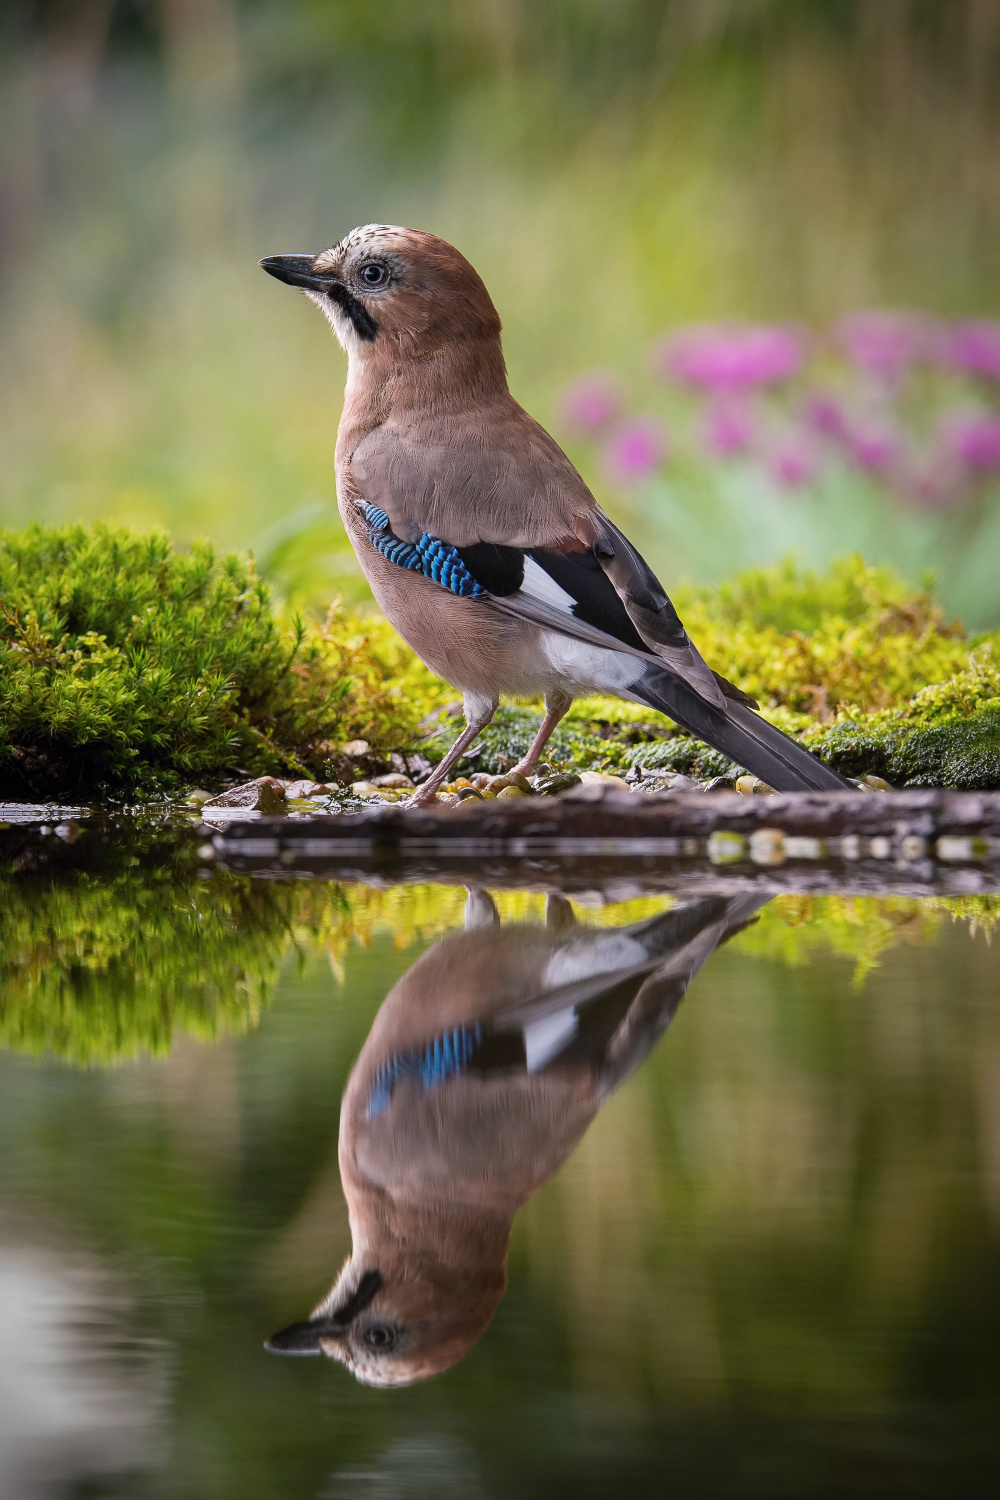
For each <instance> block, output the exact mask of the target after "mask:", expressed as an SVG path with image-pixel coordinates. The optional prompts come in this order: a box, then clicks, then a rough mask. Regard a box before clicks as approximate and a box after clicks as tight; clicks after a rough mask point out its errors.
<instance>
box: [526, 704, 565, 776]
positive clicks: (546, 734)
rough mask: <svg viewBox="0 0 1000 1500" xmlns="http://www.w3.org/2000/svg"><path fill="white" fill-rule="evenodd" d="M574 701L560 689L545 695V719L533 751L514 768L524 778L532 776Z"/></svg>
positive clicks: (533, 744)
mask: <svg viewBox="0 0 1000 1500" xmlns="http://www.w3.org/2000/svg"><path fill="white" fill-rule="evenodd" d="M572 702H573V699H572V698H571V697H570V695H569V693H563V692H561V691H560V690H559V689H558V688H556V689H555V691H554V692H551V693H546V695H545V718H544V719H543V720H542V722H541V724H540V725H539V728H538V733H537V734H536V735H535V738H534V739H533V740H532V742H531V749H530V750H529V751H528V753H527V755H526V756H525V757H524V759H523V760H521V761H518V763H517V765H516V766H515V767H514V770H515V771H520V773H521V775H522V776H530V775H531V773H532V771H534V769H535V767H536V766H537V765H538V762H539V761H540V760H541V758H542V751H543V750H544V749H545V746H546V745H547V744H548V742H549V739H550V737H551V735H552V731H553V729H555V727H556V725H557V724H558V723H559V720H560V719H561V718H562V717H563V716H564V715H565V714H566V713H567V712H568V710H569V707H570V704H571V703H572Z"/></svg>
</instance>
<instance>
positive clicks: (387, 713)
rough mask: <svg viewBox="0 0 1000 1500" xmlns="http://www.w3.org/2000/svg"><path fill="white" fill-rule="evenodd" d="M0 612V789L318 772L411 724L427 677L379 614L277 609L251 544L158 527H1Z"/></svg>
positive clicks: (95, 787) (65, 791)
mask: <svg viewBox="0 0 1000 1500" xmlns="http://www.w3.org/2000/svg"><path fill="white" fill-rule="evenodd" d="M0 611H2V613H0V797H3V796H6V797H9V798H10V797H28V798H36V799H37V798H41V797H53V796H55V797H60V796H61V797H70V798H72V797H77V798H79V797H80V796H93V795H95V794H97V795H100V794H105V795H110V796H119V797H121V796H128V795H130V794H137V793H138V794H147V795H149V794H154V795H155V794H156V793H162V792H163V791H166V790H169V789H171V788H172V787H178V786H180V785H183V784H185V783H186V784H188V785H190V784H191V783H192V782H193V781H197V780H199V779H202V780H203V779H205V778H209V779H211V778H213V777H214V778H218V777H220V776H221V777H225V776H227V775H235V774H244V775H251V776H254V775H262V774H268V773H270V774H275V775H282V774H292V775H295V774H308V773H312V772H320V773H322V772H323V770H324V769H325V765H326V763H327V761H328V760H329V757H330V755H331V754H332V753H333V752H334V751H335V749H336V747H337V746H338V745H339V744H340V743H342V742H343V741H344V740H349V739H351V738H353V737H355V736H357V735H359V734H364V736H365V737H366V738H367V739H369V740H370V741H371V742H372V744H373V745H375V746H383V745H388V744H398V743H400V742H401V741H403V740H405V739H407V738H408V737H411V736H412V735H413V733H414V732H415V726H416V723H417V720H418V719H419V717H420V715H421V713H424V712H426V709H427V706H428V703H430V702H432V701H433V700H434V694H435V690H436V685H435V682H434V679H433V678H432V677H431V676H430V674H429V673H427V672H426V671H425V670H424V669H423V668H422V667H421V666H420V664H419V663H417V662H415V661H414V658H413V657H412V655H411V653H409V652H407V651H406V650H405V648H404V647H403V646H402V643H401V642H400V641H399V639H398V637H396V636H395V635H394V633H393V632H392V631H390V630H389V628H388V627H387V626H386V625H385V624H384V623H383V622H381V621H379V620H377V619H372V620H369V621H364V622H362V621H360V620H359V619H358V618H356V617H349V616H343V615H338V614H337V613H336V612H331V614H330V615H329V617H328V618H327V621H326V624H325V625H324V626H322V627H320V626H318V625H310V624H307V623H304V622H303V621H302V620H300V619H294V620H291V621H289V622H283V621H281V620H280V619H278V618H277V617H276V615H275V613H274V610H273V608H272V604H271V599H270V594H269V591H268V588H267V586H266V584H265V583H264V582H263V581H262V580H261V579H260V578H258V577H257V576H256V574H255V572H254V567H253V560H252V559H247V558H238V557H226V558H217V557H216V556H215V554H214V553H213V552H212V549H211V548H210V547H207V546H204V545H196V546H194V547H192V549H191V550H190V551H189V552H187V553H179V552H177V551H176V550H175V549H174V548H173V547H172V546H171V544H170V542H169V540H168V539H167V537H165V536H163V535H161V534H154V535H150V536H133V535H131V534H129V533H128V532H125V531H120V530H110V529H109V528H107V527H104V526H96V527H93V528H89V529H88V528H84V527H82V526H76V527H65V528H62V529H59V530H52V529H43V528H41V527H37V526H36V527H32V528H31V529H30V530H29V531H25V532H21V533H9V532H8V533H2V534H0Z"/></svg>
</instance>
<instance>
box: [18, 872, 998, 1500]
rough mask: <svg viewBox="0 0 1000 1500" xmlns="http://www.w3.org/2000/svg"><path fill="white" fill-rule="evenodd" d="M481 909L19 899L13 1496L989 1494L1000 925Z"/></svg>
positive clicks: (332, 890) (122, 894)
mask: <svg viewBox="0 0 1000 1500" xmlns="http://www.w3.org/2000/svg"><path fill="white" fill-rule="evenodd" d="M494 895H495V900H494V899H493V897H490V896H487V895H486V894H485V893H477V894H476V895H475V896H474V897H473V898H472V899H471V900H469V901H467V900H466V893H465V892H464V891H463V890H461V889H460V888H455V887H449V886H440V887H430V886H423V887H396V888H393V889H389V890H374V889H369V888H366V887H363V886H353V887H345V886H332V885H322V884H320V883H313V884H308V885H307V884H305V883H303V884H301V885H295V884H293V883H285V884H279V883H275V882H271V883H269V882H262V881H258V882H251V881H249V880H245V879H242V880H241V879H238V878H235V877H232V876H225V875H223V874H217V875H214V876H212V878H211V879H208V880H198V881H196V880H194V879H192V880H191V881H189V882H187V883H185V882H184V881H177V880H175V881H174V882H173V883H172V884H170V885H157V884H156V880H155V879H154V878H153V877H152V876H149V875H148V874H147V873H143V872H141V871H140V872H137V873H134V874H133V875H132V876H127V877H126V876H123V877H122V879H121V880H120V881H119V882H118V884H117V885H115V884H114V882H112V883H110V884H109V883H108V881H106V880H105V881H102V882H100V883H98V882H96V881H88V880H87V879H85V878H82V877H81V878H80V879H79V880H76V881H67V882H63V883H62V884H60V883H58V882H55V883H53V882H38V883H36V884H35V885H34V886H33V885H32V884H31V882H30V881H29V882H27V883H26V884H22V885H21V886H20V887H18V890H17V892H16V894H11V895H10V899H9V900H8V901H7V907H6V916H5V918H4V919H3V921H4V923H5V927H6V937H5V948H6V953H5V956H4V957H3V959H2V965H3V985H4V988H3V996H4V998H3V1007H2V1011H0V1025H2V1028H3V1029H2V1040H3V1042H4V1044H5V1047H6V1050H5V1051H4V1053H3V1054H2V1060H0V1315H2V1327H3V1338H2V1339H0V1500H21V1497H22V1496H24V1497H34V1496H40V1497H50V1496H52V1497H55V1496H59V1497H62V1496H80V1497H83V1496H88V1497H97V1496H100V1497H109V1500H110V1497H118V1496H121V1497H126V1496H129V1497H131V1496H135V1497H140V1496H141V1497H146V1496H149V1497H160V1496H164V1497H175V1496H178V1497H188V1496H190V1497H202V1496H204V1497H213V1500H218V1497H228V1496H232V1497H237V1496H238V1497H240V1500H247V1497H256V1496H260V1497H269V1500H270V1497H282V1500H286V1497H287V1500H297V1497H300V1496H302V1497H306V1496H309V1497H312V1496H316V1497H340V1496H360V1497H366V1496H370V1497H378V1500H384V1497H393V1500H395V1497H397V1496H398V1497H410V1496H413V1497H418V1496H419V1497H422V1496H428V1497H429V1496H445V1497H447V1496H461V1497H479V1496H483V1497H492V1496H508V1495H510V1496H514V1495H516V1496H534V1495H538V1496H542V1495H559V1494H566V1495H578V1496H591V1495H593V1496H617V1495H625V1494H630V1493H635V1492H637V1491H638V1492H641V1493H649V1494H660V1493H663V1494H666V1493H670V1494H673V1495H677V1496H693V1497H701V1496H712V1497H715V1496H727V1497H728V1496H737V1497H743V1496H747V1497H751V1496H752V1497H758V1496H759V1497H770V1496H783V1495H788V1496H799V1497H801V1496H831V1497H833V1496H855V1495H858V1496H873V1497H874V1496H886V1495H889V1496H896V1495H899V1496H903V1495H905V1496H907V1497H922V1496H945V1495H948V1496H951V1495H955V1494H959V1493H960V1494H962V1495H966V1496H980V1495H982V1496H994V1495H997V1494H1000V1473H998V1467H997V1460H998V1457H1000V1365H998V1359H997V1350H998V1342H1000V1281H998V1275H997V1272H998V1269H1000V1256H998V1245H1000V985H998V979H997V962H996V948H995V947H991V946H990V944H989V931H988V928H989V926H990V924H991V921H992V920H993V919H994V916H995V914H994V912H993V911H992V910H991V907H992V906H994V905H997V903H996V902H995V901H991V899H990V898H980V899H979V901H978V904H976V903H966V906H965V907H964V908H963V907H962V906H961V904H960V903H959V904H958V906H957V907H956V906H953V907H952V908H948V907H947V906H946V905H945V904H944V903H942V902H940V901H938V902H932V901H927V902H923V903H921V902H919V901H915V900H903V899H899V898H893V899H886V900H877V899H866V900H854V899H850V898H836V897H828V898H823V899H816V900H811V899H808V898H804V897H794V896H781V897H778V898H776V899H775V900H772V901H771V902H770V903H769V904H766V905H762V904H761V902H760V901H759V900H756V899H755V898H752V897H741V898H736V899H730V900H724V899H722V898H721V897H714V898H713V897H699V898H698V899H697V900H692V901H690V902H677V901H676V900H675V901H670V900H667V899H666V898H663V897H655V898H648V899H643V900H641V901H634V902H631V903H628V904H626V905H618V906H613V905H612V906H600V905H599V904H595V903H590V904H588V903H581V902H579V901H573V902H572V903H571V902H569V901H567V900H566V899H564V898H562V897H558V896H556V897H551V898H549V900H548V902H547V903H546V900H545V898H544V896H541V895H536V894H529V893H527V892H517V891H513V892H510V891H509V892H503V893H494ZM345 1090H346V1091H347V1094H346V1104H345V1108H344V1113H343V1119H342V1116H341V1099H342V1096H343V1095H344V1094H345ZM338 1135H339V1136H340V1137H341V1152H340V1161H339V1162H338ZM349 1214H350V1218H349ZM352 1229H353V1237H352ZM508 1241H509V1244H508ZM342 1268H343V1270H342ZM338 1278H339V1280H338ZM331 1288H332V1289H333V1291H332V1293H331ZM316 1309H320V1312H319V1315H318V1316H317V1317H315V1318H313V1319H310V1314H311V1313H313V1312H314V1310H316ZM268 1339H270V1340H271V1342H272V1344H273V1345H277V1346H278V1347H281V1348H284V1349H285V1350H286V1351H287V1350H293V1351H294V1350H297V1351H298V1352H299V1353H300V1354H303V1353H310V1352H311V1353H312V1354H314V1356H315V1357H290V1358H280V1357H277V1356H276V1355H275V1354H274V1353H268V1352H266V1351H265V1349H264V1343H265V1340H268ZM326 1356H331V1357H326Z"/></svg>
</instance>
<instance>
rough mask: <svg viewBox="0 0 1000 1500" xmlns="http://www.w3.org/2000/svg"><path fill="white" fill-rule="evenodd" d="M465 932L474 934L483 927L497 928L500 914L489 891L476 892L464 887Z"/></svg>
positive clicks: (470, 887)
mask: <svg viewBox="0 0 1000 1500" xmlns="http://www.w3.org/2000/svg"><path fill="white" fill-rule="evenodd" d="M465 889H466V893H467V894H466V901H465V930H466V932H475V931H477V930H478V929H480V928H483V927H499V926H500V913H499V912H498V911H497V904H496V902H495V901H494V899H493V897H492V896H491V895H490V893H489V891H477V890H474V889H473V887H472V886H470V885H467V886H466V888H465Z"/></svg>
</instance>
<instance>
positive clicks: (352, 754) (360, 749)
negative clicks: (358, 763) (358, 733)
mask: <svg viewBox="0 0 1000 1500" xmlns="http://www.w3.org/2000/svg"><path fill="white" fill-rule="evenodd" d="M370 749H371V746H370V745H369V743H368V741H367V740H348V741H347V744H346V745H344V746H342V748H341V754H342V755H346V756H347V758H348V760H360V758H361V756H362V755H367V754H368V751H369V750H370Z"/></svg>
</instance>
